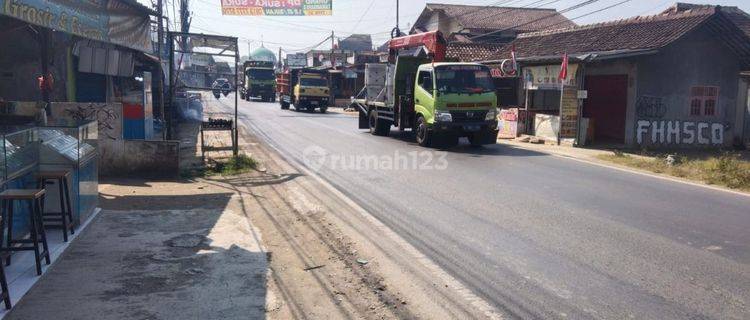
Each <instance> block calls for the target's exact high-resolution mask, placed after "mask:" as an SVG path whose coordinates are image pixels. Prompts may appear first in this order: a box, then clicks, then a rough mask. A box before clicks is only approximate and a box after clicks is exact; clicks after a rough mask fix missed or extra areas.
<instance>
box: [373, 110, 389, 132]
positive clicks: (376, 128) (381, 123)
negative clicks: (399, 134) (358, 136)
mask: <svg viewBox="0 0 750 320" xmlns="http://www.w3.org/2000/svg"><path fill="white" fill-rule="evenodd" d="M369 125H370V133H372V134H373V135H376V136H382V137H384V136H387V135H388V133H389V132H390V131H391V124H390V122H389V121H388V120H384V119H380V118H378V112H377V111H371V112H370V119H369Z"/></svg>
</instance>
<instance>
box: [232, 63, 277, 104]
mask: <svg viewBox="0 0 750 320" xmlns="http://www.w3.org/2000/svg"><path fill="white" fill-rule="evenodd" d="M242 69H243V70H244V77H243V79H244V82H243V85H242V87H240V98H242V99H245V100H247V101H250V100H252V99H260V101H263V102H274V101H276V91H275V87H276V76H275V74H274V66H273V62H266V61H245V63H244V64H243V68H242Z"/></svg>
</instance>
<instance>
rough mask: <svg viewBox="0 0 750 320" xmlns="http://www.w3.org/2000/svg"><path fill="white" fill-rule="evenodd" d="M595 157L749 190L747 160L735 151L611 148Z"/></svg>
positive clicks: (748, 166) (749, 172)
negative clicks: (670, 151)
mask: <svg viewBox="0 0 750 320" xmlns="http://www.w3.org/2000/svg"><path fill="white" fill-rule="evenodd" d="M599 159H601V160H605V161H610V162H614V163H616V164H620V165H624V166H628V167H633V168H637V169H642V170H648V171H651V172H655V173H662V174H668V175H672V176H675V177H680V178H685V179H690V180H696V181H701V182H704V183H707V184H711V185H718V186H724V187H728V188H731V189H738V190H743V191H750V160H748V158H747V155H745V157H743V155H742V154H740V153H736V152H734V153H733V152H724V153H721V154H710V155H706V154H702V155H701V154H679V153H678V154H648V153H644V154H641V155H635V154H626V153H623V152H620V151H615V152H614V153H613V154H607V155H600V156H599Z"/></svg>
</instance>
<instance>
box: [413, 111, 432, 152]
mask: <svg viewBox="0 0 750 320" xmlns="http://www.w3.org/2000/svg"><path fill="white" fill-rule="evenodd" d="M415 129H416V132H417V143H418V144H419V145H420V146H422V147H431V146H432V133H431V132H430V129H429V125H428V124H427V120H426V119H425V118H424V117H423V116H419V118H417V125H416V127H415Z"/></svg>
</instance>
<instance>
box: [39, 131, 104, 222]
mask: <svg viewBox="0 0 750 320" xmlns="http://www.w3.org/2000/svg"><path fill="white" fill-rule="evenodd" d="M38 136H39V144H40V148H39V167H40V170H49V171H54V170H61V169H64V170H69V171H70V172H71V177H70V179H69V181H68V183H69V184H70V186H69V190H70V193H71V202H72V206H73V218H74V219H75V220H77V221H78V222H80V221H81V220H85V219H86V218H88V216H89V215H90V214H91V213H92V212H93V211H94V209H95V208H96V205H97V201H98V188H99V183H98V175H99V171H98V165H97V159H98V154H97V145H98V144H97V142H98V139H99V132H98V127H97V122H96V121H88V122H70V123H67V124H63V125H56V126H47V127H39V128H38ZM47 187H48V189H53V190H47V191H48V192H47V194H48V196H47V199H46V201H45V204H46V206H49V208H50V210H51V211H55V210H59V203H60V202H59V199H57V194H58V192H57V190H56V189H55V188H57V187H58V186H56V185H48V186H47Z"/></svg>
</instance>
